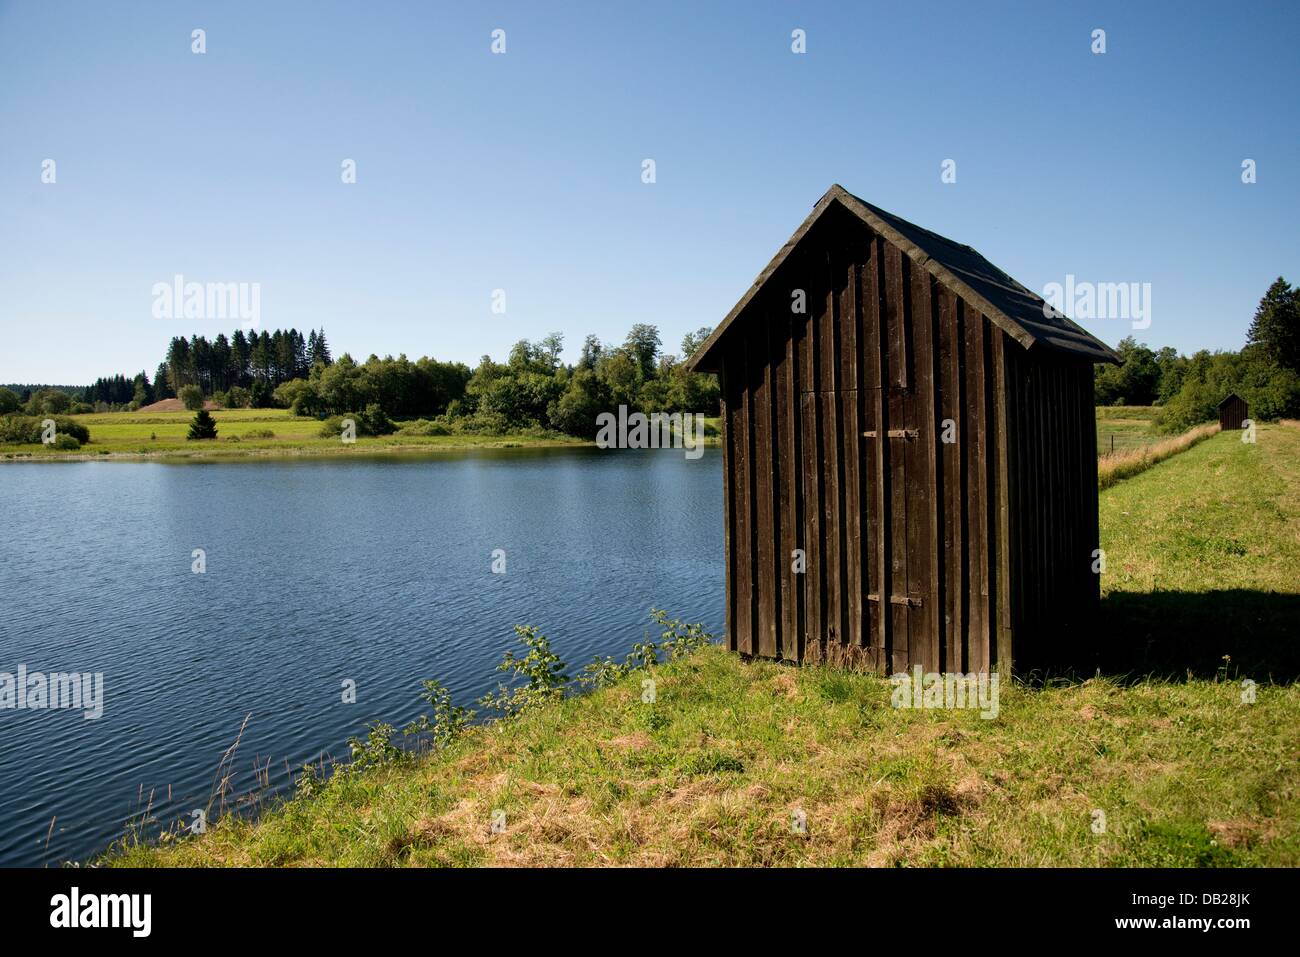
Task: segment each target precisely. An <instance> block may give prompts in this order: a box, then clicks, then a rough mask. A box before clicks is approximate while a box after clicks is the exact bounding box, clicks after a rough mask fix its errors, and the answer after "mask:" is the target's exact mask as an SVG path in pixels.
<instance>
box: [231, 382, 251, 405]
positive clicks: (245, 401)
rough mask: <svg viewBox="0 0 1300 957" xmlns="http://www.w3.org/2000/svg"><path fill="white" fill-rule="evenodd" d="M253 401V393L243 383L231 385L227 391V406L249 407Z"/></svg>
mask: <svg viewBox="0 0 1300 957" xmlns="http://www.w3.org/2000/svg"><path fill="white" fill-rule="evenodd" d="M252 402H253V394H252V393H251V392H249V391H248V390H247V389H245V388H244V387H243V386H242V385H235V386H231V387H230V391H229V392H227V393H226V407H227V408H229V409H247V408H248V407H249V406H250V405H251V404H252Z"/></svg>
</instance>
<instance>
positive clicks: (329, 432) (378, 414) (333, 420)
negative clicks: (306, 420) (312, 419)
mask: <svg viewBox="0 0 1300 957" xmlns="http://www.w3.org/2000/svg"><path fill="white" fill-rule="evenodd" d="M345 419H351V420H352V421H353V422H354V423H356V427H357V435H388V434H389V433H390V432H392V431H394V430H395V429H396V428H397V427H396V426H395V425H393V423H392V422H390V421H389V420H388V416H386V415H384V410H383V409H381V408H380V407H379V406H378V405H377V404H376V403H374V402H372V403H370V405H368V406H366V410H365V411H364V412H350V413H348V414H347V415H331V416H330V417H329V418H328V419H326V420H325V422H324V423H323V424H322V425H321V427H320V436H321V438H323V439H333V438H338V437H339V436H340V435H341V434H342V433H343V422H344V420H345Z"/></svg>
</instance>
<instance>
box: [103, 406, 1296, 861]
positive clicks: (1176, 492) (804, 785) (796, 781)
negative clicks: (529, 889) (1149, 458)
mask: <svg viewBox="0 0 1300 957" xmlns="http://www.w3.org/2000/svg"><path fill="white" fill-rule="evenodd" d="M1101 522H1102V544H1103V546H1104V547H1105V549H1106V550H1107V556H1108V567H1107V572H1106V575H1105V576H1104V577H1103V587H1104V591H1105V595H1106V597H1105V601H1104V606H1105V609H1106V612H1105V614H1106V620H1107V625H1106V628H1105V629H1104V633H1103V634H1102V635H1100V636H1099V641H1101V642H1102V643H1103V646H1104V648H1105V649H1106V650H1107V654H1108V656H1109V658H1108V663H1109V665H1110V668H1109V670H1110V671H1111V672H1112V673H1111V674H1110V676H1108V677H1099V678H1093V679H1090V680H1087V681H1084V682H1072V683H1058V684H1056V685H1053V686H1049V687H1046V688H1027V687H1024V686H1022V685H1011V686H1004V687H1003V688H1002V689H1001V700H1000V713H999V715H998V717H997V718H996V719H994V720H982V719H981V718H980V717H979V716H978V714H976V713H975V712H971V711H937V710H930V711H910V710H899V709H895V708H892V707H891V705H890V687H889V684H888V682H887V681H885V680H883V679H881V678H877V677H874V676H868V675H859V674H850V673H845V672H840V671H834V670H830V669H825V668H818V667H808V668H803V669H793V668H788V667H783V666H779V665H775V664H771V663H766V662H748V663H747V662H744V661H741V660H740V659H739V658H737V657H735V656H732V655H729V654H726V653H725V652H723V651H721V650H720V649H717V648H710V649H707V650H705V651H702V652H698V653H697V654H695V655H694V656H692V657H690V658H686V659H684V660H681V661H677V662H673V663H671V664H667V665H662V666H658V667H657V668H655V669H654V671H653V676H654V679H655V682H656V696H655V698H656V700H655V701H654V703H652V704H646V703H643V702H642V684H641V681H642V679H643V678H644V677H645V675H644V673H642V672H638V673H635V674H633V675H632V676H631V677H629V678H627V679H625V680H623V681H622V682H620V683H619V684H616V685H614V686H612V687H608V688H605V689H603V690H600V691H597V692H594V693H593V694H590V695H586V696H582V697H574V698H570V699H567V700H565V701H563V702H561V703H558V704H553V705H548V706H544V707H542V708H540V709H539V710H537V711H535V712H533V713H531V714H526V715H525V716H524V717H522V718H521V719H519V720H517V721H514V722H512V723H508V724H500V725H496V726H491V727H479V728H476V729H473V730H471V731H469V732H468V733H466V734H465V735H464V736H462V737H461V738H460V739H458V740H457V741H456V742H455V743H453V744H452V745H451V746H450V747H448V748H447V749H446V750H444V751H441V752H438V753H436V754H433V755H426V756H421V757H418V758H414V759H408V760H405V761H399V762H397V763H392V764H388V765H382V766H379V767H377V768H374V769H372V770H367V771H360V772H356V773H348V774H343V775H338V776H336V777H335V778H334V779H332V780H331V781H330V782H329V783H328V784H325V785H323V786H321V787H319V789H318V790H316V792H315V793H313V794H311V795H310V796H308V797H303V798H299V799H296V800H293V801H290V802H288V803H287V804H285V805H283V806H282V807H280V808H278V809H275V810H273V811H271V812H269V813H267V814H266V815H265V816H264V817H263V819H262V820H261V821H260V822H259V823H249V822H244V821H234V820H228V821H225V822H222V823H220V824H218V825H217V826H216V827H214V828H212V829H211V830H210V831H209V832H208V833H207V834H205V835H203V836H202V837H198V838H186V839H180V840H172V841H169V842H167V843H165V844H164V845H163V846H160V847H150V846H141V845H130V844H128V845H127V846H124V847H120V848H118V849H117V850H116V852H115V854H114V855H113V856H111V857H110V858H108V860H107V861H106V863H112V864H127V865H139V866H182V865H311V864H330V865H333V864H352V865H465V864H469V865H473V864H487V865H580V864H587V865H607V864H643V865H656V866H662V865H836V864H872V865H886V866H887V865H947V864H964V865H1030V866H1037V865H1115V866H1129V865H1136V866H1161V865H1170V866H1184V865H1187V866H1195V865H1229V866H1230V865H1263V864H1271V865H1289V866H1295V865H1298V864H1300V760H1297V759H1298V758H1300V739H1297V736H1296V733H1295V728H1296V727H1297V726H1298V724H1300V686H1298V685H1297V684H1296V683H1295V682H1296V677H1297V665H1296V657H1295V652H1294V650H1293V649H1294V647H1295V643H1294V635H1293V631H1294V624H1295V621H1296V620H1298V618H1297V610H1300V582H1298V581H1297V576H1296V574H1295V571H1294V570H1295V569H1296V568H1297V567H1300V429H1296V428H1288V427H1281V426H1273V427H1262V428H1261V429H1260V430H1259V441H1258V443H1257V444H1256V445H1245V444H1243V443H1242V442H1240V440H1239V437H1237V436H1235V435H1232V436H1228V435H1219V436H1215V437H1213V438H1210V439H1208V440H1207V441H1205V442H1203V443H1201V444H1199V445H1197V446H1196V447H1195V448H1192V449H1190V450H1189V451H1187V452H1185V453H1184V454H1181V455H1178V456H1176V457H1174V458H1172V459H1169V460H1168V461H1166V462H1163V463H1161V464H1159V465H1156V466H1154V467H1153V468H1151V469H1150V470H1149V471H1147V472H1145V473H1143V474H1142V475H1139V476H1137V477H1136V478H1133V479H1131V480H1129V481H1126V482H1123V483H1120V484H1119V485H1117V486H1115V487H1114V488H1113V489H1110V490H1108V491H1106V492H1104V493H1102V506H1101ZM1162 655H1167V656H1168V659H1167V660H1166V659H1165V658H1162V657H1161V656H1162ZM1223 655H1229V660H1224V659H1223ZM1189 670H1190V673H1189ZM1152 671H1154V672H1158V673H1161V674H1163V673H1166V672H1168V673H1170V674H1172V675H1175V676H1177V680H1165V679H1163V678H1143V677H1142V675H1144V674H1146V673H1148V672H1152ZM1247 675H1249V676H1250V677H1252V678H1254V679H1255V680H1257V681H1259V682H1260V684H1259V686H1258V687H1257V689H1255V690H1256V699H1255V701H1254V703H1247V702H1245V701H1243V697H1242V695H1243V687H1242V685H1241V684H1240V679H1241V678H1242V677H1245V676H1247ZM1270 679H1271V680H1270ZM494 812H503V813H504V817H503V818H501V817H498V818H497V820H498V821H499V822H500V823H501V824H503V825H504V826H503V828H502V829H501V830H500V833H493V828H492V823H493V815H494ZM1098 812H1101V815H1104V827H1103V826H1102V821H1103V817H1102V816H1101V815H1099V814H1098ZM800 815H802V820H803V821H804V822H805V823H806V826H805V827H803V828H802V829H800V828H798V827H796V826H794V822H795V821H796V820H799V819H800V817H799V816H800Z"/></svg>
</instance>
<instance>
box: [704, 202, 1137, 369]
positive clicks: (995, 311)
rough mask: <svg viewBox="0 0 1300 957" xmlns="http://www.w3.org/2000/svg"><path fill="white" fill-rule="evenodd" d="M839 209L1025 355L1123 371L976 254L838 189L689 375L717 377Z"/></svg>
mask: <svg viewBox="0 0 1300 957" xmlns="http://www.w3.org/2000/svg"><path fill="white" fill-rule="evenodd" d="M837 203H838V204H839V205H840V206H843V207H844V208H845V209H847V210H849V212H851V213H853V214H854V215H855V216H857V217H858V218H859V219H861V220H862V221H863V222H864V223H866V224H867V225H868V226H869V227H870V228H871V229H872V230H873V231H874V232H876V233H879V234H880V235H881V236H884V237H885V239H887V240H889V242H891V243H893V244H894V245H895V246H897V247H898V248H899V249H900V250H901V251H902V252H903V253H905V254H906V255H907V256H908V258H909V259H911V260H912V262H913V263H915V264H916V265H917V266H920V267H921V268H923V269H925V270H926V271H928V272H929V273H930V274H931V275H933V276H934V278H935V279H936V280H937V281H939V282H940V283H942V284H943V285H945V286H946V287H948V288H949V289H950V290H952V292H953V293H955V294H956V295H958V296H960V297H961V298H963V299H965V300H966V301H967V302H969V303H971V304H972V305H973V306H975V307H976V308H978V309H979V310H980V312H982V313H984V315H986V316H988V318H989V319H990V320H991V321H992V322H993V323H994V324H995V325H997V326H998V327H1000V328H1001V329H1003V330H1004V331H1005V332H1006V333H1007V334H1008V335H1010V336H1011V337H1012V338H1013V339H1015V340H1016V341H1017V342H1019V343H1020V344H1021V345H1022V346H1024V347H1025V348H1026V349H1033V348H1036V347H1038V346H1040V345H1041V346H1044V347H1047V348H1049V349H1052V350H1055V351H1058V352H1066V353H1070V354H1073V355H1077V356H1081V357H1084V358H1088V359H1091V360H1092V361H1093V362H1113V363H1116V364H1118V363H1120V362H1121V361H1122V360H1121V359H1120V357H1119V356H1118V355H1117V354H1116V353H1115V351H1114V350H1113V349H1111V348H1110V346H1108V345H1106V344H1105V343H1104V342H1102V341H1101V340H1100V339H1098V338H1096V337H1095V336H1093V335H1092V334H1091V333H1089V332H1088V331H1087V330H1086V329H1084V328H1083V327H1082V326H1079V325H1078V324H1076V323H1075V322H1073V321H1072V320H1070V319H1068V318H1066V317H1065V316H1060V315H1056V314H1053V315H1051V316H1049V315H1047V314H1045V312H1044V309H1043V306H1044V302H1043V298H1042V296H1039V295H1038V294H1036V293H1034V292H1032V291H1030V290H1029V289H1027V288H1026V287H1025V286H1022V285H1021V284H1020V283H1018V282H1016V281H1015V280H1014V279H1012V278H1011V277H1010V276H1008V275H1007V274H1006V273H1004V272H1003V271H1002V270H1001V269H999V268H998V267H997V266H995V265H993V264H992V263H991V262H989V261H988V260H987V259H985V258H984V257H983V256H981V255H980V254H979V253H977V252H976V251H975V250H974V249H972V248H971V247H969V246H963V245H961V244H960V243H955V242H953V241H952V240H951V239H947V238H946V237H944V236H940V235H939V234H938V233H933V232H931V231H930V230H928V229H923V228H921V227H920V226H917V225H915V224H913V223H909V222H908V221H907V220H905V219H900V218H899V217H897V216H895V215H894V214H893V213H887V212H885V210H883V209H880V208H879V207H877V206H872V205H871V204H870V203H868V202H865V201H864V200H861V199H859V198H858V197H856V196H854V195H853V194H852V193H850V192H849V191H848V190H846V189H845V188H844V187H842V186H840V185H838V184H836V185H834V186H832V187H831V188H830V189H829V190H827V191H826V195H824V196H823V197H822V198H821V199H820V200H818V201H817V205H816V206H814V207H813V211H812V212H811V213H809V214H808V218H807V219H805V220H804V221H803V224H802V225H801V226H800V227H799V228H798V229H796V230H795V231H794V235H793V236H791V237H790V238H789V239H788V240H786V243H785V245H784V246H782V247H781V249H780V251H779V252H778V253H777V254H776V255H775V256H774V257H773V258H772V261H771V262H770V263H768V264H767V266H766V268H764V270H763V271H762V272H761V273H759V274H758V278H757V279H755V280H754V282H753V285H751V286H750V287H749V290H748V291H747V292H746V293H745V295H744V296H742V297H741V299H740V302H738V303H736V305H735V306H734V307H733V308H732V310H731V312H729V313H727V317H726V318H725V319H723V320H722V322H721V323H719V324H718V328H716V329H714V330H713V334H712V335H710V336H709V338H708V339H706V340H705V341H704V342H703V344H702V345H701V346H700V348H699V349H697V350H696V351H695V355H693V356H691V358H690V359H689V360H687V368H689V369H692V370H694V371H699V372H712V371H715V370H716V369H717V368H718V364H719V363H718V351H717V348H716V347H717V344H718V341H719V340H720V339H721V338H722V336H723V335H724V334H725V333H726V331H727V327H728V326H730V325H731V324H732V322H734V321H735V319H736V317H737V316H738V315H740V313H741V312H743V311H744V309H745V307H746V306H747V305H749V302H750V300H751V299H753V298H754V296H755V294H756V293H757V292H758V290H759V289H760V288H761V287H762V286H763V284H764V283H765V282H767V280H768V278H769V277H771V275H772V274H773V273H774V272H775V271H776V269H777V267H779V266H780V265H781V263H783V262H784V261H785V259H786V258H787V257H788V256H789V255H790V253H791V252H793V251H794V249H795V247H797V246H798V245H799V243H800V242H801V241H802V240H803V238H804V236H805V235H807V233H808V231H809V230H810V229H811V228H812V226H813V224H814V223H816V222H817V220H819V219H820V218H821V217H822V216H823V215H824V214H825V213H826V211H827V210H828V209H830V208H831V207H832V206H833V205H835V204H837Z"/></svg>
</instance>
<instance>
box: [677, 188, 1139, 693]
mask: <svg viewBox="0 0 1300 957" xmlns="http://www.w3.org/2000/svg"><path fill="white" fill-rule="evenodd" d="M1119 361H1120V360H1119V358H1118V356H1117V355H1116V354H1115V353H1114V352H1113V351H1112V350H1111V349H1110V348H1109V347H1107V346H1106V345H1105V344H1104V343H1102V342H1100V341H1099V340H1097V339H1096V338H1094V337H1093V336H1091V335H1090V334H1089V333H1087V332H1086V331H1085V330H1083V329H1082V328H1080V327H1079V326H1078V325H1076V324H1075V323H1074V322H1072V321H1070V320H1069V319H1067V318H1065V317H1063V316H1060V315H1059V314H1055V313H1052V312H1051V311H1050V310H1045V308H1044V303H1043V300H1042V299H1041V298H1040V297H1039V296H1037V295H1035V294H1034V293H1033V292H1031V291H1030V290H1029V289H1027V288H1025V287H1024V286H1022V285H1020V284H1019V283H1018V282H1016V281H1015V280H1014V279H1012V278H1011V277H1009V276H1008V275H1006V274H1005V273H1004V272H1002V271H1001V270H1000V269H998V268H997V267H996V266H994V265H993V264H992V263H990V262H989V261H988V260H986V259H985V258H984V257H983V256H981V255H980V254H979V253H977V252H976V251H975V250H973V249H971V248H970V247H969V246H963V245H960V244H958V243H955V242H952V241H951V240H948V239H945V238H944V237H942V236H939V235H937V234H935V233H932V232H930V231H929V230H926V229H922V228H920V227H919V226H914V225H913V224H911V223H909V222H906V221H905V220H902V219H899V218H898V217H897V216H894V215H892V214H890V213H887V212H885V211H884V210H882V209H878V208H877V207H875V206H872V205H871V204H869V203H866V202H863V201H862V200H860V199H858V198H857V197H856V196H853V195H852V194H850V193H848V192H846V191H845V190H844V189H843V188H841V187H840V186H832V187H831V189H830V190H829V192H827V193H826V195H825V196H823V197H822V198H821V200H820V201H818V203H817V205H816V206H815V207H814V208H813V211H812V213H811V214H810V215H809V216H808V218H807V219H806V220H804V222H803V225H801V226H800V227H799V228H798V229H797V230H796V231H795V233H794V235H793V236H791V237H790V239H789V241H788V242H787V243H786V244H785V245H784V246H783V247H782V248H781V250H780V252H778V253H777V255H776V256H775V258H773V259H772V261H771V262H770V263H768V265H767V267H766V268H765V269H764V270H763V271H762V272H761V273H760V274H759V276H758V278H757V279H756V280H755V281H754V284H753V285H752V286H751V287H750V289H749V291H748V292H746V293H745V295H744V297H742V298H741V300H740V302H738V303H737V304H736V306H735V308H734V309H732V310H731V312H730V313H728V315H727V317H726V318H725V319H723V321H722V323H721V324H720V325H719V326H718V327H717V329H715V330H714V331H713V333H712V335H710V336H709V338H708V339H707V340H705V342H704V343H703V344H702V345H701V346H700V348H699V349H698V350H697V351H696V353H695V355H693V356H692V357H691V359H690V360H689V365H690V367H692V368H694V369H696V370H699V371H711V372H717V373H718V375H719V377H720V384H721V389H722V398H723V407H722V409H723V411H722V418H723V452H724V457H725V458H724V474H725V478H724V482H725V511H726V568H727V574H726V577H727V612H726V618H727V620H726V627H727V639H728V642H729V645H730V647H731V648H732V649H733V650H735V651H738V652H740V653H743V654H747V655H757V656H763V657H768V658H779V659H785V660H792V661H796V662H797V661H802V660H804V659H805V658H807V657H809V656H814V655H817V654H819V653H826V652H827V651H828V650H834V651H837V652H843V651H844V649H845V648H846V647H848V648H853V649H857V651H855V652H854V653H853V655H852V656H853V657H857V658H858V659H859V660H864V661H865V662H867V663H868V664H869V665H870V666H871V667H874V668H875V669H877V670H878V671H881V672H885V673H896V672H899V671H903V670H905V669H908V668H910V667H911V666H912V665H915V664H919V665H922V666H923V667H924V668H925V669H926V670H927V671H962V672H967V673H969V672H981V671H990V670H993V669H1003V670H1006V669H1009V668H1011V667H1012V666H1013V665H1014V667H1016V668H1022V669H1023V668H1027V667H1037V666H1038V665H1040V664H1060V663H1066V662H1074V663H1078V664H1083V663H1084V661H1085V660H1086V659H1085V656H1076V655H1074V654H1073V652H1072V650H1071V649H1072V648H1073V647H1078V645H1077V642H1079V641H1086V640H1088V639H1087V637H1085V636H1084V635H1082V634H1081V632H1082V631H1083V630H1084V629H1086V628H1087V626H1088V624H1089V623H1090V622H1091V619H1092V616H1093V614H1094V613H1095V610H1096V607H1097V604H1098V596H1099V585H1098V576H1097V574H1096V573H1095V572H1094V563H1095V561H1096V558H1097V556H1096V554H1095V551H1094V550H1095V549H1097V548H1098V532H1097V434H1096V424H1095V419H1094V412H1093V365H1094V363H1098V362H1119ZM1071 634H1079V636H1080V637H1079V638H1078V639H1075V638H1072V637H1070V635H1071ZM814 643H816V644H817V646H818V647H814ZM835 644H838V645H839V646H840V648H838V649H830V648H829V646H830V645H835Z"/></svg>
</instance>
